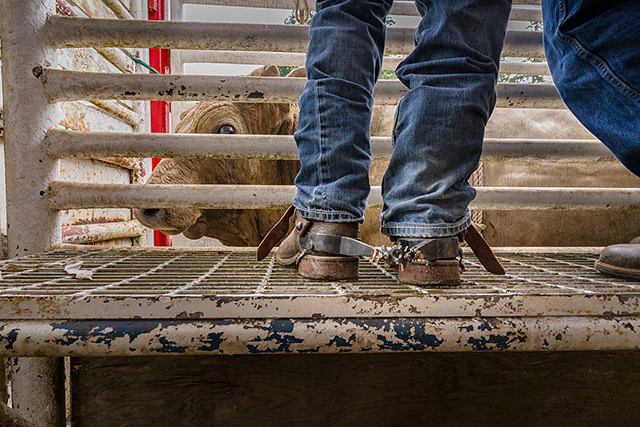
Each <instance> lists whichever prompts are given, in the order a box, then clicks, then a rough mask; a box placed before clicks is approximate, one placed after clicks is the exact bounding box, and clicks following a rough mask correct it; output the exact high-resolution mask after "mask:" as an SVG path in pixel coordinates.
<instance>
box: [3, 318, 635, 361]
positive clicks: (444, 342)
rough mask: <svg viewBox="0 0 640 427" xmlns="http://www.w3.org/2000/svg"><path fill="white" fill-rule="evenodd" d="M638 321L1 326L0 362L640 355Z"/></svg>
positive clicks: (35, 323) (148, 322)
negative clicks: (580, 353) (406, 355)
mask: <svg viewBox="0 0 640 427" xmlns="http://www.w3.org/2000/svg"><path fill="white" fill-rule="evenodd" d="M639 333H640V319H638V318H637V317H621V318H611V319H605V318H590V317H571V318H567V317H546V318H520V319H491V318H484V319H478V318H471V319H458V318H450V319H432V318H415V319H406V318H398V319H298V320H292V319H277V320H252V321H247V320H244V321H243V320H217V321H206V322H205V321H188V320H184V321H177V320H168V321H153V320H133V321H113V320H110V321H66V322H65V321H62V322H47V321H23V322H10V323H7V322H0V356H46V357H60V356H151V355H205V354H208V355H231V354H302V353H367V352H369V353H380V352H429V351H439V352H475V351H577V350H580V351H586V350H637V349H638V348H640V335H639Z"/></svg>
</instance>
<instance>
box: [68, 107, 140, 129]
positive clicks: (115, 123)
mask: <svg viewBox="0 0 640 427" xmlns="http://www.w3.org/2000/svg"><path fill="white" fill-rule="evenodd" d="M109 102H114V101H109ZM58 105H59V107H60V113H61V114H60V115H61V117H60V126H63V127H65V128H67V129H72V130H77V131H116V132H130V131H131V125H130V124H129V123H127V122H125V121H124V120H122V119H120V118H118V117H115V114H113V115H111V114H105V111H104V110H103V109H102V108H99V107H98V106H97V105H94V104H93V103H89V102H84V101H75V102H61V103H59V104H58Z"/></svg>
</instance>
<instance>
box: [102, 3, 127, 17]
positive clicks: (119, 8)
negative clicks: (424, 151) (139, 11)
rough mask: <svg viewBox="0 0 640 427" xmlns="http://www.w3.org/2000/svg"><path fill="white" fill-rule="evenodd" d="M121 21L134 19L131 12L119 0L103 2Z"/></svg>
mask: <svg viewBox="0 0 640 427" xmlns="http://www.w3.org/2000/svg"><path fill="white" fill-rule="evenodd" d="M102 1H103V2H104V4H105V5H107V6H108V7H109V9H111V10H112V11H113V13H114V14H115V15H116V16H117V17H118V18H120V19H133V15H132V14H131V12H130V11H129V10H128V9H127V8H126V7H125V6H124V5H123V4H122V3H120V1H119V0H102Z"/></svg>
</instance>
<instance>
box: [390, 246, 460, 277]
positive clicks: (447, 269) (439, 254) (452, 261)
mask: <svg viewBox="0 0 640 427" xmlns="http://www.w3.org/2000/svg"><path fill="white" fill-rule="evenodd" d="M398 240H399V241H400V244H401V245H403V246H408V247H412V246H415V245H417V244H419V243H420V242H422V241H424V240H425V239H414V238H407V239H398ZM434 240H439V241H440V242H441V243H440V244H439V245H438V246H439V247H440V249H438V250H436V251H435V252H434V253H432V254H430V255H425V254H423V253H421V252H418V253H417V254H416V255H415V256H414V258H413V260H411V261H410V262H409V263H407V265H406V266H405V267H404V268H401V269H399V270H398V280H399V281H400V282H402V283H407V284H410V285H420V286H458V285H460V284H461V280H460V273H461V270H462V269H461V262H460V260H459V259H458V256H459V254H460V247H459V244H458V243H459V240H458V238H457V237H451V238H449V237H444V238H440V239H434Z"/></svg>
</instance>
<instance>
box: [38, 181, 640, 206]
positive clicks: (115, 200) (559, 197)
mask: <svg viewBox="0 0 640 427" xmlns="http://www.w3.org/2000/svg"><path fill="white" fill-rule="evenodd" d="M477 192H478V194H477V197H476V199H475V200H474V201H473V202H472V203H471V205H470V206H471V208H473V209H483V210H556V209H611V208H635V209H637V208H638V207H639V206H640V189H638V188H572V187H566V188H552V187H517V188H511V187H478V188H477ZM295 194H296V189H295V187H294V186H285V185H177V184H173V185H159V184H149V185H126V184H85V183H76V182H63V181H54V182H52V183H51V185H50V188H49V191H48V194H47V196H48V198H49V200H50V204H51V209H79V208H104V207H132V208H170V207H183V206H186V205H189V206H193V207H196V208H203V209H204V208H206V209H259V208H263V209H266V208H282V207H286V206H288V205H290V204H291V200H292V199H293V196H295ZM369 206H382V196H381V192H380V187H372V189H371V195H370V196H369Z"/></svg>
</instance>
